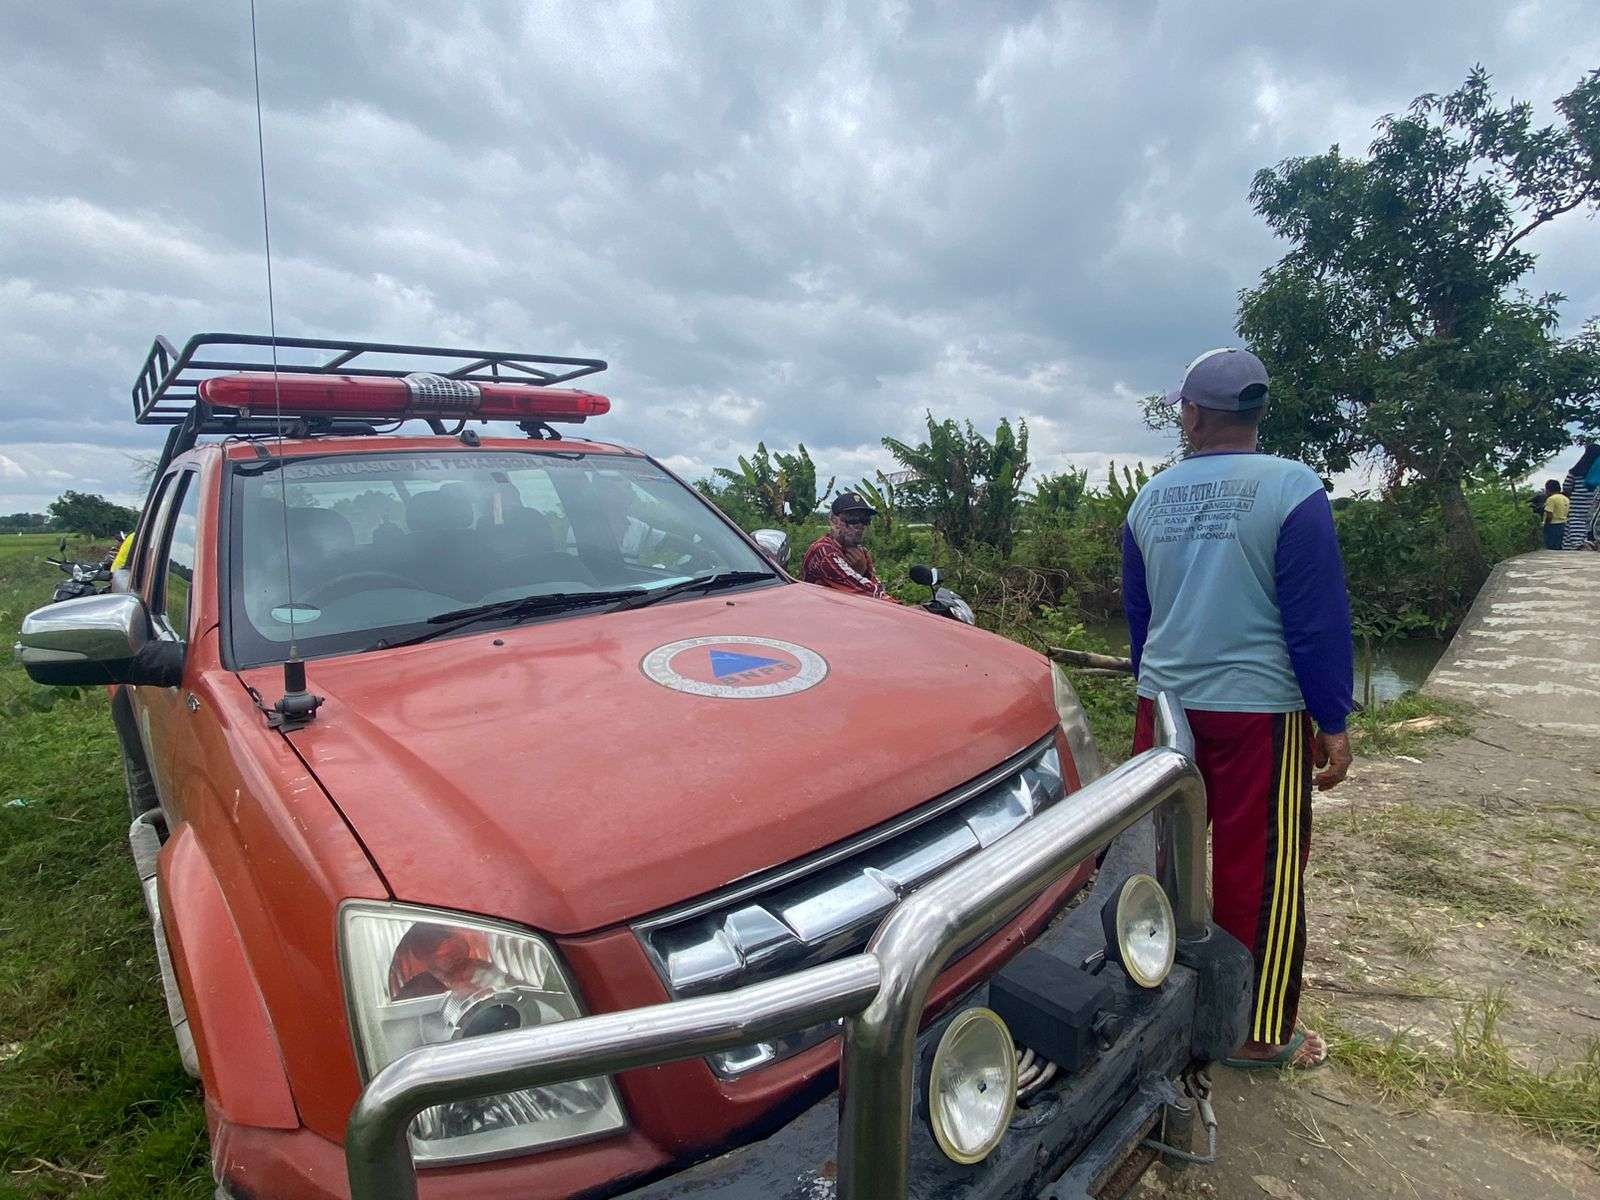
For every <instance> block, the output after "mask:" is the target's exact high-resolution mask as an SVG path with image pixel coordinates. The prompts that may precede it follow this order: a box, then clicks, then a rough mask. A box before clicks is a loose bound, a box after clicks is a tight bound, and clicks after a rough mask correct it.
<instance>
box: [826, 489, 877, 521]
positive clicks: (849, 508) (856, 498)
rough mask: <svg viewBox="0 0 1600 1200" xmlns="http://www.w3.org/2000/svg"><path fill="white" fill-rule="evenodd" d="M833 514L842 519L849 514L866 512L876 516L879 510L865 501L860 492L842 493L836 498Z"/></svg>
mask: <svg viewBox="0 0 1600 1200" xmlns="http://www.w3.org/2000/svg"><path fill="white" fill-rule="evenodd" d="M832 512H833V515H834V516H836V517H842V516H844V514H845V513H848V512H864V513H871V514H872V515H874V516H876V515H877V513H878V510H877V509H875V508H873V507H872V505H870V504H868V503H867V502H866V501H865V500H863V499H862V498H861V493H859V492H840V493H839V495H838V496H837V497H835V498H834V501H833V509H832Z"/></svg>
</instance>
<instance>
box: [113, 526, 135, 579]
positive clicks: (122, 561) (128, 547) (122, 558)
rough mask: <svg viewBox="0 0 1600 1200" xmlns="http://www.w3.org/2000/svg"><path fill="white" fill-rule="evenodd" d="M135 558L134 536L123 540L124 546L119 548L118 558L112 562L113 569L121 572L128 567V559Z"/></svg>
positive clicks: (131, 535)
mask: <svg viewBox="0 0 1600 1200" xmlns="http://www.w3.org/2000/svg"><path fill="white" fill-rule="evenodd" d="M132 557H133V534H131V533H130V534H129V535H128V536H127V537H125V538H123V539H122V545H120V546H118V547H117V553H116V557H115V558H113V559H112V560H111V569H112V570H113V571H120V570H122V569H123V568H124V567H126V566H127V565H128V559H130V558H132Z"/></svg>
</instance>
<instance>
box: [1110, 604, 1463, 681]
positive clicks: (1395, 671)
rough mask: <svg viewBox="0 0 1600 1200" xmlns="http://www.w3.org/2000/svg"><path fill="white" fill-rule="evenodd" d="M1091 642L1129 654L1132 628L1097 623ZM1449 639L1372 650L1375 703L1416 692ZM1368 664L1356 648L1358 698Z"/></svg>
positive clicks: (1391, 644) (1413, 641) (1417, 640)
mask: <svg viewBox="0 0 1600 1200" xmlns="http://www.w3.org/2000/svg"><path fill="white" fill-rule="evenodd" d="M1085 632H1087V633H1088V634H1089V636H1090V638H1091V639H1094V641H1096V642H1100V643H1104V644H1105V645H1107V646H1114V647H1116V648H1117V650H1118V651H1119V652H1120V653H1122V654H1126V653H1127V652H1128V627H1127V626H1126V625H1124V624H1122V623H1121V622H1120V621H1116V622H1109V621H1108V622H1095V623H1094V624H1091V625H1089V626H1087V627H1086V630H1085ZM1449 644H1450V643H1449V640H1448V639H1445V638H1404V639H1402V640H1399V641H1394V642H1389V643H1388V644H1387V645H1383V646H1376V647H1374V648H1373V651H1372V694H1373V699H1375V700H1393V699H1394V698H1395V697H1396V696H1398V695H1400V694H1402V693H1404V692H1410V691H1415V690H1416V689H1417V688H1419V687H1421V686H1422V684H1423V681H1424V680H1425V679H1427V678H1428V672H1429V671H1431V670H1433V665H1434V664H1435V663H1436V662H1438V661H1439V659H1440V657H1441V656H1442V655H1443V654H1444V651H1445V647H1446V646H1448V645H1449ZM1364 671H1365V663H1364V661H1363V658H1362V653H1361V647H1360V645H1357V646H1356V688H1355V691H1356V696H1355V698H1356V699H1357V700H1360V699H1361V698H1362V694H1363V692H1364V691H1365V686H1364V685H1365V675H1364Z"/></svg>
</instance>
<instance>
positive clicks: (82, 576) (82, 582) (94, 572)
mask: <svg viewBox="0 0 1600 1200" xmlns="http://www.w3.org/2000/svg"><path fill="white" fill-rule="evenodd" d="M66 549H67V539H66V538H62V539H61V542H60V544H59V545H58V546H57V547H56V550H57V552H58V553H61V554H65V553H66ZM115 557H116V551H112V552H111V553H109V554H107V555H106V556H105V558H103V559H101V560H100V561H99V562H98V563H86V562H73V561H72V560H71V559H66V558H46V559H45V562H47V563H49V564H50V565H51V566H53V567H58V568H60V569H61V570H62V571H64V572H66V574H67V575H69V576H71V578H69V579H66V580H63V581H62V582H61V583H58V584H56V587H55V591H53V592H52V593H51V594H50V603H52V604H56V603H58V602H60V601H62V600H76V599H77V598H78V597H80V596H98V595H100V594H102V593H103V592H107V591H110V590H111V561H112V559H113V558H115ZM102 585H104V586H102Z"/></svg>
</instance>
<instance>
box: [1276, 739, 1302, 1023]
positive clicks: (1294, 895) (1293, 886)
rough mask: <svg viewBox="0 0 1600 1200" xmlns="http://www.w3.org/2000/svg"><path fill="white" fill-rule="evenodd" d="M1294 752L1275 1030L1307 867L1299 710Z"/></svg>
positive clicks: (1290, 969)
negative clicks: (1302, 848) (1302, 843)
mask: <svg viewBox="0 0 1600 1200" xmlns="http://www.w3.org/2000/svg"><path fill="white" fill-rule="evenodd" d="M1294 730H1295V735H1294V736H1295V755H1294V775H1293V777H1292V782H1291V784H1290V788H1289V826H1290V828H1291V829H1293V830H1294V848H1293V855H1294V856H1293V858H1291V859H1290V860H1289V889H1288V895H1287V896H1286V897H1285V902H1286V904H1287V906H1288V911H1289V928H1288V932H1287V935H1286V936H1285V937H1284V939H1283V954H1282V958H1283V961H1282V963H1281V964H1280V965H1279V968H1278V976H1277V980H1276V984H1275V986H1274V989H1273V990H1274V992H1275V993H1276V994H1275V997H1274V999H1273V1001H1272V1006H1271V1007H1270V1008H1269V1011H1268V1022H1267V1024H1268V1027H1269V1028H1270V1029H1273V1030H1276V1029H1278V1028H1279V1027H1280V1026H1281V1025H1282V1024H1283V1008H1284V1005H1285V1003H1286V1002H1287V1001H1288V998H1289V980H1290V978H1291V977H1292V975H1293V972H1294V940H1295V935H1296V934H1298V933H1299V932H1300V887H1301V882H1302V880H1301V875H1302V872H1303V871H1304V870H1305V868H1304V866H1303V865H1302V863H1301V854H1300V806H1301V804H1302V803H1304V800H1303V798H1302V797H1301V792H1302V791H1303V790H1304V789H1303V788H1302V787H1301V784H1302V782H1303V779H1304V770H1303V767H1304V763H1303V761H1302V760H1303V759H1304V757H1305V736H1306V735H1305V722H1304V720H1303V719H1301V717H1300V715H1299V714H1298V713H1296V714H1295V717H1294Z"/></svg>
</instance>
